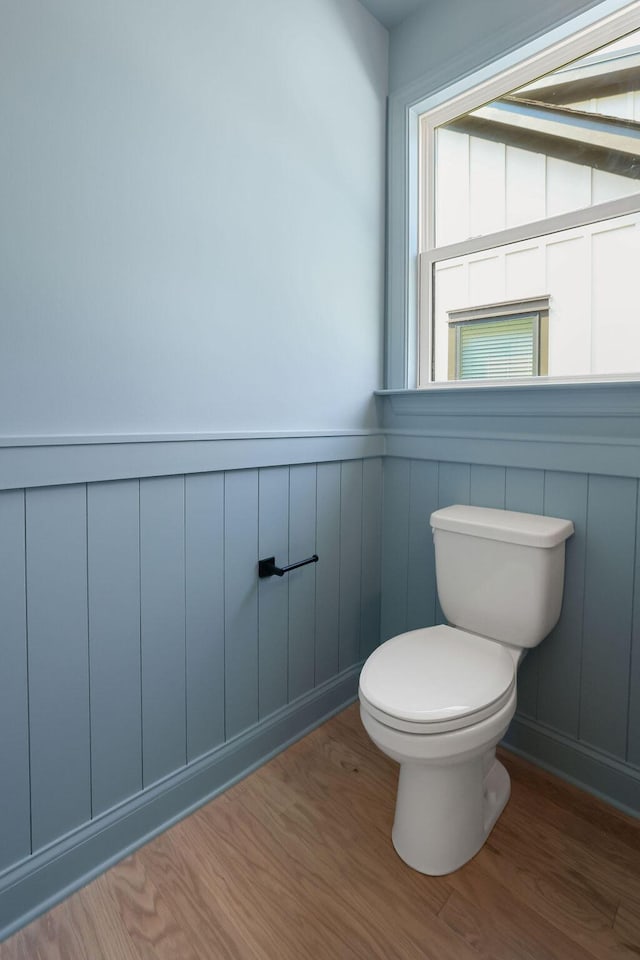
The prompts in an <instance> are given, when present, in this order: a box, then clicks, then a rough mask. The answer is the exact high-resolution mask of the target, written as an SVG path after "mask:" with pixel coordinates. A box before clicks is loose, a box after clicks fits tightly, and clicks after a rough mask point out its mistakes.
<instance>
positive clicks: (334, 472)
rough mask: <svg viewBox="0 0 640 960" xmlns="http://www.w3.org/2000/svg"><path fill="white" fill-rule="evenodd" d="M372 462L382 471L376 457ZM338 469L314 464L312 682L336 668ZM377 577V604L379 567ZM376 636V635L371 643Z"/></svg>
mask: <svg viewBox="0 0 640 960" xmlns="http://www.w3.org/2000/svg"><path fill="white" fill-rule="evenodd" d="M373 462H377V463H378V464H379V467H380V470H382V462H381V461H380V460H378V461H373ZM340 472H341V465H340V464H339V463H319V464H318V476H317V504H316V533H317V541H316V542H317V552H318V556H319V557H321V558H322V562H320V563H318V564H317V566H316V649H315V671H316V683H322V682H323V681H325V680H328V679H329V677H332V676H334V675H335V674H336V673H338V670H339V669H340V666H339V661H340V510H337V509H336V504H339V503H340ZM378 514H380V503H378ZM374 564H375V560H373V559H372V562H371V565H370V566H371V568H372V569H373V576H374V577H375V576H376V571H375V568H374ZM377 576H378V607H379V605H380V595H379V591H380V580H379V577H380V571H379V568H378V571H377ZM377 639H378V638H377V634H376V641H375V642H377Z"/></svg>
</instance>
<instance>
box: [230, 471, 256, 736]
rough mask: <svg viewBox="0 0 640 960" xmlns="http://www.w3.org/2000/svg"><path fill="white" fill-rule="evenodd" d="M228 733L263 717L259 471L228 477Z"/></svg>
mask: <svg viewBox="0 0 640 960" xmlns="http://www.w3.org/2000/svg"><path fill="white" fill-rule="evenodd" d="M224 510H225V523H224V545H225V562H224V591H225V592H224V610H225V647H224V649H225V733H226V738H227V739H228V738H229V737H234V736H236V735H237V734H238V733H241V732H242V731H243V730H246V728H247V727H249V726H251V725H252V724H254V723H255V722H256V721H257V719H258V578H257V577H256V560H257V559H258V556H257V554H258V471H257V470H242V471H238V472H237V473H236V472H234V473H229V474H227V476H226V478H225V495H224Z"/></svg>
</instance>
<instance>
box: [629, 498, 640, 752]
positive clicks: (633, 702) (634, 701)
mask: <svg viewBox="0 0 640 960" xmlns="http://www.w3.org/2000/svg"><path fill="white" fill-rule="evenodd" d="M638 497H639V500H640V490H639V491H638ZM638 543H640V502H638V503H637V504H636V567H635V577H634V591H633V629H632V639H631V664H630V667H629V669H630V676H629V720H628V725H627V760H628V761H629V763H633V764H635V766H636V767H640V557H638Z"/></svg>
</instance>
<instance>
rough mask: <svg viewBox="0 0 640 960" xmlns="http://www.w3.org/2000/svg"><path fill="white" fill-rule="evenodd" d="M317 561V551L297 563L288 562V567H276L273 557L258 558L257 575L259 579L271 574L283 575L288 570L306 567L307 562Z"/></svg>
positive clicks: (271, 575)
mask: <svg viewBox="0 0 640 960" xmlns="http://www.w3.org/2000/svg"><path fill="white" fill-rule="evenodd" d="M317 562H318V554H317V553H314V555H313V556H312V557H307V559H306V560H298V562H297V563H290V564H289V566H288V567H277V566H276V558H275V557H265V558H264V559H263V560H258V576H259V577H260V579H264V577H273V576H276V577H284V575H285V573H289V571H290V570H297V569H298V567H306V565H307V564H308V563H317Z"/></svg>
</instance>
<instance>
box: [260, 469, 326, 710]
mask: <svg viewBox="0 0 640 960" xmlns="http://www.w3.org/2000/svg"><path fill="white" fill-rule="evenodd" d="M259 485H260V490H259V530H258V554H259V557H275V558H276V563H279V564H280V565H281V566H282V565H283V564H285V565H286V564H287V563H289V467H271V468H267V469H264V470H261V471H260V477H259ZM314 521H315V515H314ZM288 647H289V580H288V578H287V577H284V578H283V579H282V580H281V579H280V578H279V577H269V578H265V579H263V580H260V582H259V584H258V660H259V664H260V670H259V691H258V712H259V714H260V717H261V718H262V717H268V716H269V714H270V713H273V711H274V710H277V709H278V708H279V707H283V706H284V705H285V703H287V700H288V690H289V684H288V676H289V651H288Z"/></svg>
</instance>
